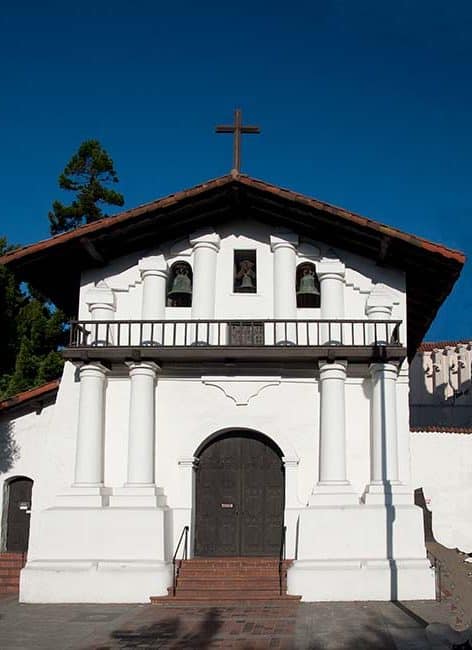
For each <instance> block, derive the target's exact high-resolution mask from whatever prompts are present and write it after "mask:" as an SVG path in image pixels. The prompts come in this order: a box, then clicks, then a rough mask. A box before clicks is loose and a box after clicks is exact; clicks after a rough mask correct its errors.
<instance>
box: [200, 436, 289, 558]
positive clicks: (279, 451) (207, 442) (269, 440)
mask: <svg viewBox="0 0 472 650" xmlns="http://www.w3.org/2000/svg"><path fill="white" fill-rule="evenodd" d="M234 437H236V438H237V437H241V438H249V439H256V440H259V441H260V442H262V443H264V444H265V445H267V446H268V447H270V448H271V449H272V451H274V452H275V453H276V454H277V456H278V457H279V459H280V463H281V466H282V477H283V478H282V480H283V499H282V501H283V503H282V528H283V526H284V525H285V516H286V512H285V511H286V508H287V472H286V467H285V464H286V463H285V460H286V459H285V457H284V453H283V451H282V449H281V448H280V447H279V445H278V444H277V443H276V442H275V441H274V440H273V439H272V438H271V437H269V436H268V435H266V434H264V433H262V432H260V431H257V430H256V429H249V428H245V427H228V428H227V429H224V430H220V431H216V432H215V433H213V434H211V435H210V436H208V437H207V438H205V440H203V442H202V443H201V444H200V445H199V446H198V447H197V449H196V451H195V455H194V457H193V458H194V459H195V462H194V464H193V467H194V470H195V472H197V471H198V464H199V461H200V457H201V455H202V454H203V453H204V451H205V450H206V449H207V448H208V447H210V446H211V445H212V444H214V443H216V442H218V440H224V439H225V438H234ZM192 483H193V495H192V512H191V527H190V544H189V546H190V553H191V556H195V549H196V540H197V512H196V506H197V480H196V474H194V479H193V481H192ZM202 557H211V556H202ZM228 557H231V556H228Z"/></svg>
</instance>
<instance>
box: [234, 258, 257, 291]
mask: <svg viewBox="0 0 472 650" xmlns="http://www.w3.org/2000/svg"><path fill="white" fill-rule="evenodd" d="M235 280H236V283H235V285H236V287H235V289H236V291H242V292H247V293H254V292H255V291H256V272H255V270H254V262H252V261H251V260H241V262H240V263H239V271H236V273H235Z"/></svg>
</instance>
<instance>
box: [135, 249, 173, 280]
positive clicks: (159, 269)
mask: <svg viewBox="0 0 472 650" xmlns="http://www.w3.org/2000/svg"><path fill="white" fill-rule="evenodd" d="M138 269H139V272H140V274H141V277H142V278H143V277H144V276H146V275H147V274H154V273H157V274H164V273H165V274H167V272H168V270H169V267H168V265H167V262H166V259H165V257H164V255H162V253H160V254H159V255H149V256H148V257H142V258H141V259H140V260H139V262H138Z"/></svg>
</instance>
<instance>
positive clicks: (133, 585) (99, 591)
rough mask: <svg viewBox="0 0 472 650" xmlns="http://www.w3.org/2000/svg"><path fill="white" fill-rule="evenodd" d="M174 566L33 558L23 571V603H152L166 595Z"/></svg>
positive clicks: (137, 562)
mask: <svg viewBox="0 0 472 650" xmlns="http://www.w3.org/2000/svg"><path fill="white" fill-rule="evenodd" d="M171 583H172V566H171V565H170V564H168V563H164V562H151V561H149V562H143V561H141V562H139V561H135V562H129V561H127V562H125V561H122V562H119V561H97V562H86V561H82V562H80V561H71V562H66V561H63V562H60V561H52V560H51V561H49V562H48V561H39V560H38V561H33V562H28V564H27V565H26V567H25V568H24V569H23V571H22V572H21V578H20V602H22V603H149V596H150V595H154V596H164V595H167V587H168V585H170V584H171Z"/></svg>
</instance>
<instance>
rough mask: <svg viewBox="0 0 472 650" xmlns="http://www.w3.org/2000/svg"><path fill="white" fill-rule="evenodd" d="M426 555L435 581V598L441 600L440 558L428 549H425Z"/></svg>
mask: <svg viewBox="0 0 472 650" xmlns="http://www.w3.org/2000/svg"><path fill="white" fill-rule="evenodd" d="M426 556H427V558H428V560H429V562H430V564H431V568H433V569H434V577H435V583H436V600H438V601H441V600H442V584H441V582H442V581H441V571H442V567H441V560H440V559H439V558H437V557H436V556H435V555H433V553H431V551H430V550H429V549H427V551H426Z"/></svg>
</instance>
